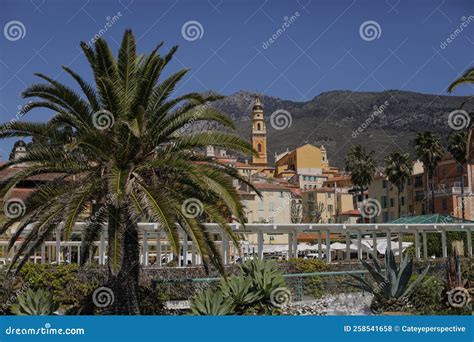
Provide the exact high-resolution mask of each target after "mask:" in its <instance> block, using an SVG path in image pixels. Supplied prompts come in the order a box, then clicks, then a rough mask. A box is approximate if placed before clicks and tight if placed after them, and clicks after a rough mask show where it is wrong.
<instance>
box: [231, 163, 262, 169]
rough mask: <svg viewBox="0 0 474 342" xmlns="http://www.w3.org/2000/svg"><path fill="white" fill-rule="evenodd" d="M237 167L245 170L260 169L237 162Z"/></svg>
mask: <svg viewBox="0 0 474 342" xmlns="http://www.w3.org/2000/svg"><path fill="white" fill-rule="evenodd" d="M235 167H237V168H243V169H258V166H255V165H252V164H245V163H241V162H236V163H235Z"/></svg>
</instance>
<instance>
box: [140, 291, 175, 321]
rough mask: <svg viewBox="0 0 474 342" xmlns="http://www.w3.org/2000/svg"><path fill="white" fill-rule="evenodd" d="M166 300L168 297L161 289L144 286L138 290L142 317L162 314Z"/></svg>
mask: <svg viewBox="0 0 474 342" xmlns="http://www.w3.org/2000/svg"><path fill="white" fill-rule="evenodd" d="M166 300H168V296H167V295H166V294H165V293H164V292H162V291H161V289H160V288H157V287H154V288H153V287H151V286H143V285H141V286H139V288H138V302H139V304H140V314H142V315H156V314H161V313H162V312H163V309H164V302H165V301H166Z"/></svg>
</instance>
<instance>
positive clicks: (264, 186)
mask: <svg viewBox="0 0 474 342" xmlns="http://www.w3.org/2000/svg"><path fill="white" fill-rule="evenodd" d="M253 186H255V187H256V188H257V189H259V190H285V191H290V188H289V187H288V186H285V185H281V184H272V183H253Z"/></svg>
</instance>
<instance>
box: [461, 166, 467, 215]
mask: <svg viewBox="0 0 474 342" xmlns="http://www.w3.org/2000/svg"><path fill="white" fill-rule="evenodd" d="M461 167H462V172H461V212H462V221H463V222H464V221H466V209H465V206H464V163H463V164H462V165H461Z"/></svg>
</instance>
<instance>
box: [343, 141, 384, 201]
mask: <svg viewBox="0 0 474 342" xmlns="http://www.w3.org/2000/svg"><path fill="white" fill-rule="evenodd" d="M374 155H375V152H374V151H370V152H367V151H366V150H365V148H364V147H363V146H362V145H354V146H352V147H351V148H350V149H349V151H348V152H347V155H346V158H345V159H344V162H345V164H346V171H349V172H350V173H351V179H352V182H353V183H354V185H355V186H356V187H359V189H360V195H361V201H363V200H364V187H366V186H368V185H369V184H370V183H372V179H373V177H374V174H375V170H376V167H377V162H376V161H375V157H374Z"/></svg>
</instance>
